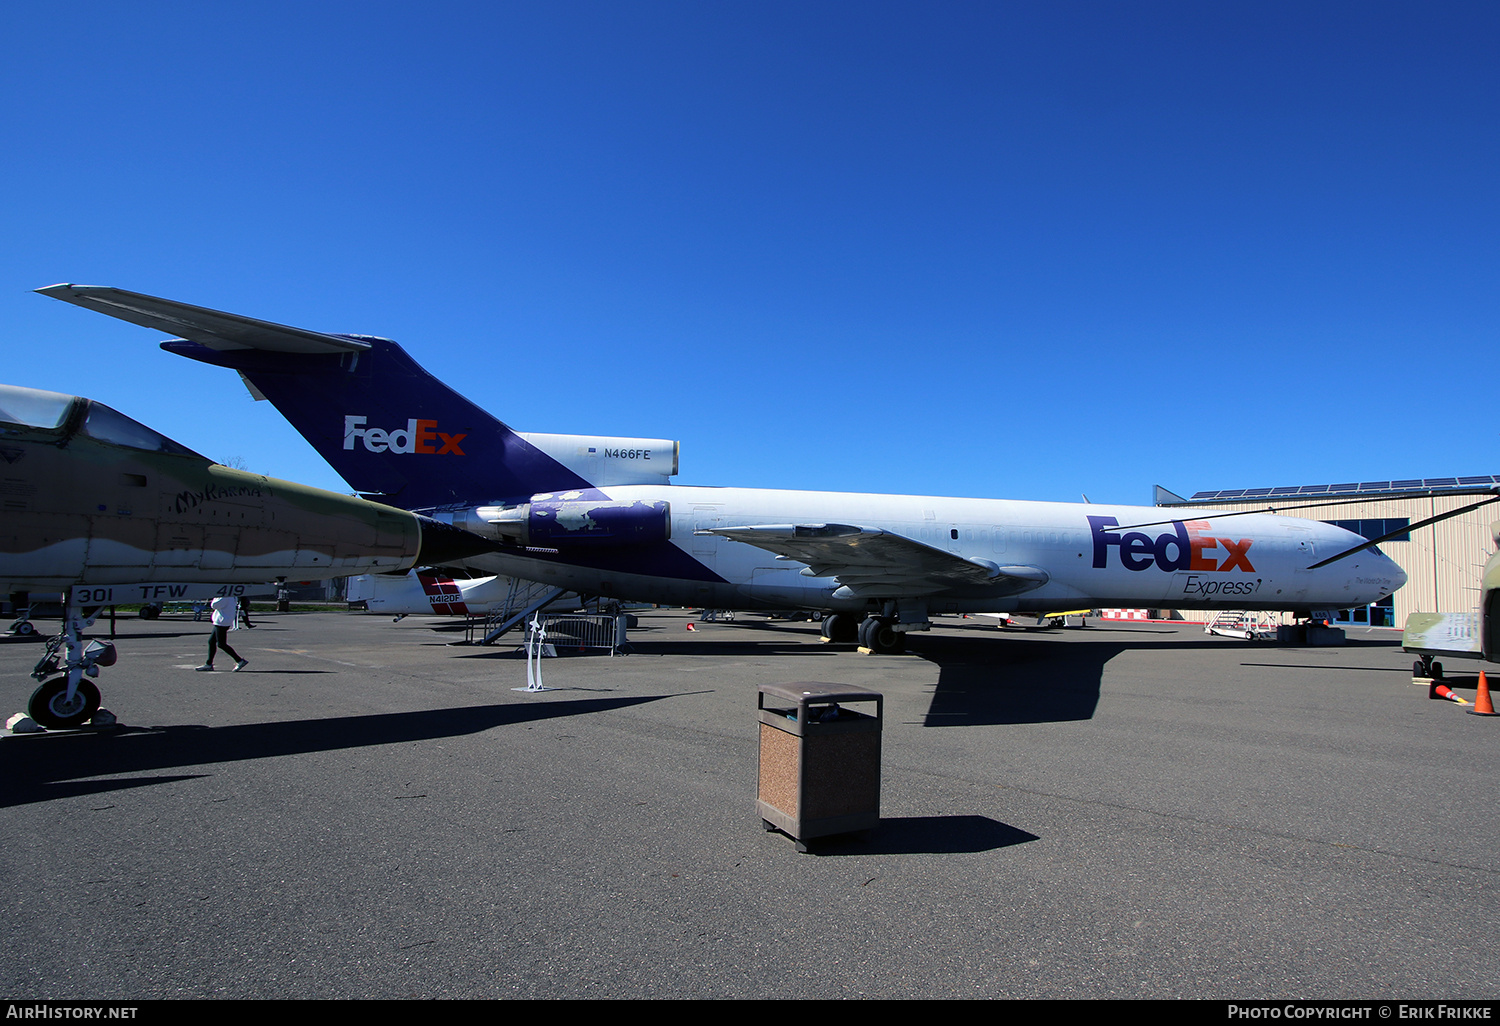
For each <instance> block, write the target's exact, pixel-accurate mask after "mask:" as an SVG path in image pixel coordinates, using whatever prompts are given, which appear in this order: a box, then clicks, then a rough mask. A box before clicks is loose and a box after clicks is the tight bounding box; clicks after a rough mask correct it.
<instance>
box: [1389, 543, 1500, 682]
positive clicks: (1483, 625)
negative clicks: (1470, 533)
mask: <svg viewBox="0 0 1500 1026" xmlns="http://www.w3.org/2000/svg"><path fill="white" fill-rule="evenodd" d="M1490 537H1491V538H1492V539H1493V541H1494V543H1495V546H1496V549H1497V551H1496V552H1495V553H1494V555H1492V556H1490V558H1489V559H1488V560H1487V561H1486V562H1485V564H1484V572H1483V574H1482V575H1481V576H1480V578H1479V608H1478V609H1477V610H1475V611H1474V612H1470V613H1412V614H1410V615H1409V616H1407V618H1406V629H1405V630H1403V631H1402V632H1401V648H1402V651H1405V652H1411V653H1413V654H1415V655H1416V656H1417V657H1418V658H1417V661H1416V664H1415V665H1414V666H1412V675H1413V676H1416V677H1431V678H1432V679H1434V680H1440V679H1441V678H1442V676H1443V664H1442V663H1439V662H1435V661H1434V660H1435V658H1436V657H1438V656H1446V657H1448V658H1453V659H1480V660H1483V661H1484V662H1487V663H1497V662H1500V521H1496V522H1495V523H1493V524H1491V525H1490Z"/></svg>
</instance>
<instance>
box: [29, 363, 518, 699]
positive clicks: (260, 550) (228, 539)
mask: <svg viewBox="0 0 1500 1026" xmlns="http://www.w3.org/2000/svg"><path fill="white" fill-rule="evenodd" d="M0 478H3V479H0V588H3V590H4V592H6V593H11V594H18V593H22V592H36V591H45V592H56V591H62V592H65V593H66V602H65V609H64V618H63V624H64V626H63V630H62V633H61V634H60V635H59V636H58V637H57V638H55V639H53V640H52V641H50V642H49V645H48V652H47V655H45V656H44V657H43V658H42V661H41V662H40V663H38V664H37V669H36V670H35V671H33V673H32V675H33V676H34V677H36V679H37V680H39V681H42V684H41V687H39V688H37V690H36V692H35V694H33V695H32V697H31V701H30V704H29V706H28V712H29V713H30V714H31V716H32V718H33V719H35V720H36V721H37V722H38V723H40V724H42V725H43V726H48V727H69V726H79V725H81V724H83V723H85V722H87V721H88V720H89V719H91V718H92V717H93V715H94V713H95V712H97V711H98V709H99V700H100V696H99V689H98V688H97V687H95V686H94V684H93V683H92V682H91V681H89V680H87V679H85V677H93V676H97V675H98V668H99V667H100V666H107V665H109V664H110V663H112V662H113V661H114V653H113V648H112V646H107V645H103V644H101V643H99V642H93V643H91V644H89V645H88V646H85V645H84V644H83V641H82V637H81V636H82V633H83V631H84V630H86V629H87V628H88V627H89V626H90V625H92V623H93V621H94V618H95V617H96V616H97V615H98V612H99V610H100V609H101V608H103V607H104V606H107V605H111V604H113V603H116V602H126V601H131V600H132V599H134V600H135V601H140V600H141V598H140V596H141V595H142V594H143V592H142V591H141V587H140V586H143V585H158V586H159V585H168V586H170V585H173V584H176V585H182V586H187V585H202V584H214V585H219V586H222V587H221V590H222V591H223V593H224V594H237V593H238V592H239V591H242V590H243V587H244V585H246V584H253V583H263V582H266V581H269V580H272V579H274V578H286V577H291V578H295V579H297V580H316V579H321V578H330V577H346V576H349V575H351V574H361V573H379V572H386V571H401V570H409V569H411V568H412V567H414V566H418V565H421V566H428V565H441V564H443V563H447V562H456V561H458V560H461V559H462V558H463V557H464V556H466V555H472V554H474V553H475V552H479V551H484V550H486V549H487V548H489V547H490V546H489V545H488V544H487V543H486V542H484V541H483V540H482V539H479V538H477V537H476V536H474V535H472V534H469V533H468V532H465V531H462V530H459V529H457V528H454V527H452V526H450V525H447V524H441V523H438V522H437V521H434V520H429V519H428V518H426V517H422V516H418V515H416V514H412V513H408V512H406V511H404V510H399V509H394V508H392V507H389V506H382V505H380V504H378V503H374V502H369V501H367V500H364V499H358V498H354V497H351V496H347V495H338V494H336V493H334V492H326V491H323V490H321V489H318V488H309V487H306V486H305V485H298V484H292V483H290V482H287V481H278V480H274V479H272V478H268V477H263V476H261V475H259V474H251V473H246V472H245V471H241V470H233V469H230V468H229V467H224V466H220V465H218V464H215V463H214V462H213V461H211V460H209V459H207V458H205V457H203V456H200V455H199V454H198V453H196V452H194V451H192V450H191V449H189V448H187V447H186V446H183V445H179V444H178V443H177V442H174V441H172V440H171V439H170V438H167V437H165V436H164V435H161V434H159V433H157V432H156V431H153V430H151V429H150V428H148V427H146V426H145V425H143V424H140V423H137V422H136V421H134V420H131V419H130V418H129V417H126V416H125V415H123V414H121V413H119V412H117V411H116V410H113V409H111V408H110V407H108V406H106V405H104V404H103V403H99V402H94V401H92V400H89V399H84V398H82V397H79V396H73V395H63V394H61V393H58V392H43V391H39V390H37V389H31V388H19V387H16V386H12V385H0ZM152 593H153V594H157V595H160V594H164V593H166V592H163V591H162V590H161V589H160V588H159V587H158V588H154V589H152ZM18 597H19V595H18ZM54 674H55V675H54Z"/></svg>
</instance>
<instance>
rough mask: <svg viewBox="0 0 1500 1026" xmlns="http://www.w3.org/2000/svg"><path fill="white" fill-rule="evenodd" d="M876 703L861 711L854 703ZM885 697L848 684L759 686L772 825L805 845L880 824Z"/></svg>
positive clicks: (765, 799)
mask: <svg viewBox="0 0 1500 1026" xmlns="http://www.w3.org/2000/svg"><path fill="white" fill-rule="evenodd" d="M871 702H873V703H874V711H873V713H871V712H860V711H857V710H855V709H851V708H849V706H850V705H851V704H863V703H871ZM883 703H884V697H883V696H882V695H881V694H880V693H879V692H878V691H866V690H864V689H863V688H856V687H851V686H849V685H847V684H822V683H816V682H804V683H797V684H762V685H761V686H760V693H759V701H758V705H759V710H760V785H759V787H760V790H759V800H758V802H757V805H758V806H759V809H760V818H761V823H762V825H763V826H764V827H765V829H767V830H780V831H781V832H782V833H784V834H787V835H788V836H790V837H791V838H792V839H793V840H794V841H796V842H797V850H798V851H807V844H806V842H807V841H809V840H811V839H812V838H815V837H828V836H831V835H833V834H847V833H852V832H853V831H856V830H868V829H870V828H871V827H874V826H876V825H877V824H878V823H879V822H880V724H881V709H882V705H883Z"/></svg>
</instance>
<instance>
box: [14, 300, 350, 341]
mask: <svg viewBox="0 0 1500 1026" xmlns="http://www.w3.org/2000/svg"><path fill="white" fill-rule="evenodd" d="M37 291H38V292H40V293H41V294H42V295H44V296H51V297H52V298H53V299H60V300H62V301H63V302H64V303H72V304H73V305H74V306H81V307H83V308H84V309H86V310H93V311H94V312H96V313H102V314H108V315H109V316H110V317H117V318H119V319H120V320H122V321H129V322H130V323H131V324H139V325H140V326H141V327H143V328H152V329H154V330H156V331H164V332H167V333H168V334H171V335H174V336H178V337H181V338H185V339H187V340H188V341H190V342H197V343H198V344H200V345H203V346H207V347H208V348H209V349H218V350H226V349H263V350H266V351H267V352H273V353H358V352H362V351H364V350H366V349H369V348H370V344H369V343H368V342H361V341H360V340H359V339H357V338H346V337H344V336H342V335H327V334H324V333H323V332H321V331H308V330H307V329H305V328H291V327H288V326H287V325H285V324H273V323H272V322H271V321H259V320H256V319H255V318H254V317H241V316H240V315H239V314H231V313H224V312H222V311H220V310H209V309H208V308H206V307H202V306H189V305H188V304H187V303H178V302H175V301H173V300H170V299H159V298H157V297H156V296H145V295H142V294H141V293H139V292H126V291H125V290H124V289H116V288H111V287H109V286H107V285H49V286H47V287H46V288H44V289H37Z"/></svg>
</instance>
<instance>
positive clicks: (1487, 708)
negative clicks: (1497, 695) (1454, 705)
mask: <svg viewBox="0 0 1500 1026" xmlns="http://www.w3.org/2000/svg"><path fill="white" fill-rule="evenodd" d="M1464 711H1465V712H1467V713H1472V714H1473V715H1475V716H1500V713H1497V712H1496V711H1495V703H1494V702H1491V701H1490V682H1489V681H1488V680H1487V679H1485V676H1484V671H1483V670H1480V671H1479V694H1477V695H1475V696H1474V708H1472V709H1465V710H1464Z"/></svg>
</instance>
